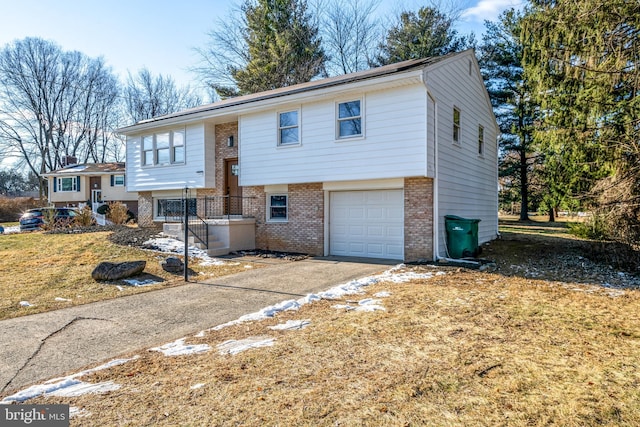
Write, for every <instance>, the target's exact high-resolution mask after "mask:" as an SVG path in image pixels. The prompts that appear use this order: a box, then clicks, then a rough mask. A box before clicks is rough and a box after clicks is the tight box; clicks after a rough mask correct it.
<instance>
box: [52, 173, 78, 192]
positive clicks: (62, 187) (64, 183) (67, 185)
mask: <svg viewBox="0 0 640 427" xmlns="http://www.w3.org/2000/svg"><path fill="white" fill-rule="evenodd" d="M56 179H57V180H58V182H57V191H59V192H65V191H78V181H79V179H78V178H76V177H75V176H74V177H64V178H56Z"/></svg>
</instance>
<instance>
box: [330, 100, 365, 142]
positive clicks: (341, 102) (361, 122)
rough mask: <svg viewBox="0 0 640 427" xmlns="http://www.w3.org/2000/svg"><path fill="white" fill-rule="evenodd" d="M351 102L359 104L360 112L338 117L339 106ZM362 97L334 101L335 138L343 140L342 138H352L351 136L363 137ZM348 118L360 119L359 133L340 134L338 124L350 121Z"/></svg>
mask: <svg viewBox="0 0 640 427" xmlns="http://www.w3.org/2000/svg"><path fill="white" fill-rule="evenodd" d="M351 102H358V103H359V104H360V114H359V115H357V116H347V117H340V106H341V105H343V104H348V103H351ZM363 111H364V99H363V98H354V99H349V100H345V101H339V102H336V112H335V114H336V139H338V140H344V139H352V138H364V114H363ZM350 120H359V121H360V133H358V134H352V135H341V133H340V131H341V128H340V124H341V123H342V122H346V121H350Z"/></svg>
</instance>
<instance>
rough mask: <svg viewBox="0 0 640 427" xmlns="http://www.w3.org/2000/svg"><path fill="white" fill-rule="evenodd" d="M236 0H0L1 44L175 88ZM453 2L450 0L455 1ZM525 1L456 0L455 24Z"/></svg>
mask: <svg viewBox="0 0 640 427" xmlns="http://www.w3.org/2000/svg"><path fill="white" fill-rule="evenodd" d="M239 1H240V0H180V1H170V0H153V1H149V0H127V1H125V0H106V1H105V0H102V1H95V0H84V1H82V0H0V11H1V12H0V47H3V46H5V45H6V44H7V43H9V42H11V41H13V40H16V39H22V38H24V37H30V36H34V37H41V38H43V39H47V40H52V41H55V42H56V43H57V44H59V45H60V46H62V48H63V49H65V50H78V51H80V52H82V53H84V54H86V55H88V56H91V57H98V56H103V57H104V58H105V60H106V62H107V64H109V65H110V66H112V67H113V69H114V71H115V72H116V73H117V74H119V75H120V76H121V77H122V78H123V79H124V77H125V76H126V74H127V71H131V73H136V72H137V71H138V70H139V69H141V68H143V67H147V68H149V69H150V70H151V71H152V72H153V73H154V74H157V73H161V74H163V75H169V76H171V77H173V78H174V79H175V80H176V82H177V83H178V84H179V85H184V84H188V83H192V85H193V84H194V83H195V81H194V76H193V75H192V74H191V73H190V72H189V71H188V69H189V67H191V66H194V65H195V64H196V63H197V60H198V56H197V54H196V53H194V51H193V49H194V48H195V47H202V46H204V45H205V44H206V41H207V35H206V34H207V32H208V31H209V30H211V29H212V28H213V27H214V25H215V23H216V21H217V20H218V19H219V18H223V17H224V16H226V15H227V13H228V11H229V10H230V8H231V7H233V5H234V4H238V2H239ZM454 1H455V0H454ZM521 3H522V0H459V2H458V4H459V5H458V8H460V9H461V10H464V12H463V14H462V21H461V22H460V24H459V26H458V29H459V31H460V32H461V33H466V32H467V31H474V32H475V33H476V35H479V34H480V33H481V32H482V30H483V22H484V20H485V19H488V20H495V19H496V18H497V16H498V15H499V13H500V12H501V11H503V10H504V9H506V8H509V7H512V6H515V7H518V6H519V5H520V4H521ZM425 4H429V3H425V2H418V1H416V0H410V1H404V2H403V1H402V0H400V2H398V0H395V1H394V0H382V1H381V3H380V6H379V8H378V10H379V11H380V12H381V13H382V14H385V13H386V14H389V13H393V12H394V11H396V10H397V9H398V7H401V8H402V9H408V10H417V9H418V8H419V7H420V6H422V5H425Z"/></svg>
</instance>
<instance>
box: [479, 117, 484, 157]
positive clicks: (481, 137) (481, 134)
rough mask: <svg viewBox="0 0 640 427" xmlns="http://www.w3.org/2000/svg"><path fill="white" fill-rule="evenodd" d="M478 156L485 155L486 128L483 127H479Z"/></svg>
mask: <svg viewBox="0 0 640 427" xmlns="http://www.w3.org/2000/svg"><path fill="white" fill-rule="evenodd" d="M478 154H479V155H481V156H482V155H483V154H484V127H483V126H482V125H478Z"/></svg>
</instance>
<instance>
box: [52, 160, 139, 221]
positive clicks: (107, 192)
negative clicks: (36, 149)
mask: <svg viewBox="0 0 640 427" xmlns="http://www.w3.org/2000/svg"><path fill="white" fill-rule="evenodd" d="M70 163H71V164H68V165H67V166H65V167H63V168H61V169H57V170H55V171H52V172H49V173H46V174H43V176H44V177H46V178H47V181H48V190H49V191H48V194H49V203H51V204H53V205H55V206H58V207H63V206H84V205H85V204H88V203H90V204H91V205H92V208H93V210H94V211H95V210H96V209H97V208H98V207H99V206H100V205H102V204H105V203H109V202H122V203H124V204H125V205H126V206H127V209H128V210H130V211H131V212H132V213H133V214H134V215H137V212H138V194H137V193H135V192H134V193H130V192H128V191H127V187H126V175H125V164H124V163H86V164H75V163H74V162H73V160H72V161H71V162H70Z"/></svg>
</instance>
